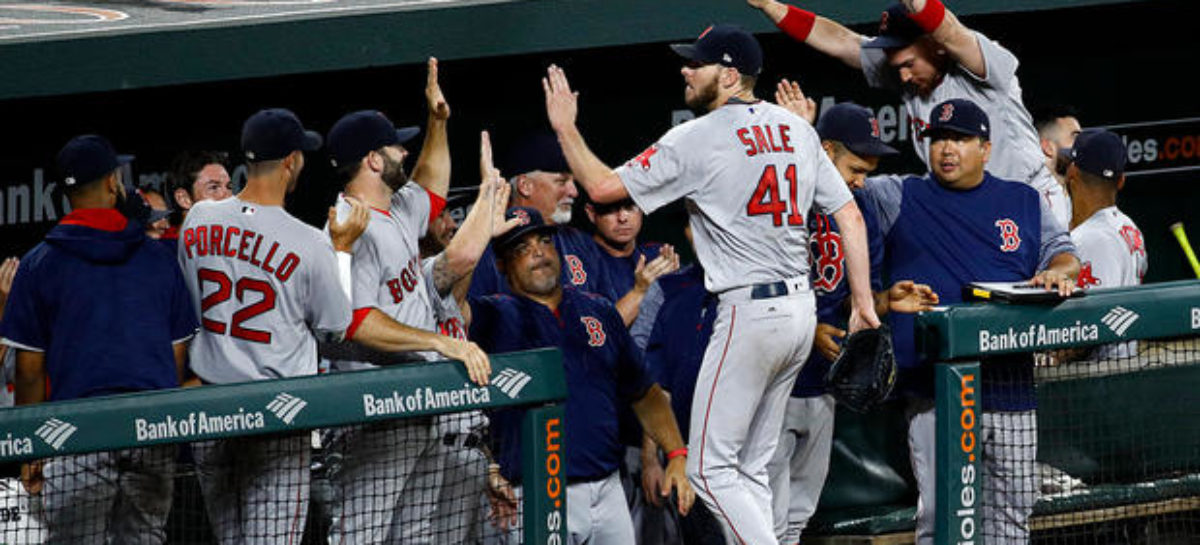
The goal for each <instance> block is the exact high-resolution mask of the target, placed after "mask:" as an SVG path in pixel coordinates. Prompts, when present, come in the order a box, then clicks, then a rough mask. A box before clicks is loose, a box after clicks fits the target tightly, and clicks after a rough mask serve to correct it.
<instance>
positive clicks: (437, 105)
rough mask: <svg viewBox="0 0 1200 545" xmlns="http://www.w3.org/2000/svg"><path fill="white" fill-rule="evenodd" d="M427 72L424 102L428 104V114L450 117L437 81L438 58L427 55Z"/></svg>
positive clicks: (441, 119)
mask: <svg viewBox="0 0 1200 545" xmlns="http://www.w3.org/2000/svg"><path fill="white" fill-rule="evenodd" d="M428 67H429V70H428V73H427V74H426V76H425V102H426V103H427V104H428V105H429V115H430V116H432V117H433V118H434V119H438V120H440V121H445V120H447V119H450V105H449V104H448V103H446V96H445V95H443V94H442V86H441V84H439V83H438V60H437V59H436V58H434V57H429V61H428Z"/></svg>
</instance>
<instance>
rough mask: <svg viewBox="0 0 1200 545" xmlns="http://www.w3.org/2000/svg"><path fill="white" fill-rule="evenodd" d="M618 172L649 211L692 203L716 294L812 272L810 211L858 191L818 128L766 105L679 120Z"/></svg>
mask: <svg viewBox="0 0 1200 545" xmlns="http://www.w3.org/2000/svg"><path fill="white" fill-rule="evenodd" d="M616 173H617V174H618V175H619V176H620V177H621V181H622V182H624V185H625V188H626V189H627V190H628V191H629V195H630V197H632V198H633V200H634V202H635V203H637V205H638V206H639V207H641V209H642V210H644V211H646V213H650V212H653V211H655V210H657V209H659V208H661V207H662V206H664V205H666V204H668V203H671V202H673V201H675V200H678V199H684V200H685V202H686V204H687V208H688V216H689V221H690V222H691V227H692V237H693V240H694V246H695V248H696V255H697V257H698V258H699V260H700V263H701V264H703V266H704V271H705V274H706V277H705V286H706V287H707V288H708V289H709V291H712V292H721V291H725V290H728V289H731V288H736V287H739V286H746V285H750V284H755V283H762V282H775V281H778V280H783V279H788V278H796V277H807V276H808V232H807V231H808V230H807V228H806V226H805V218H806V217H807V215H808V212H809V209H810V208H814V207H815V209H816V210H817V211H818V212H823V213H833V212H836V211H837V210H838V209H840V208H841V207H842V206H843V205H845V204H846V203H847V202H849V201H850V200H851V198H852V197H851V195H850V190H849V189H848V188H847V187H846V182H845V181H844V180H843V179H842V176H841V175H840V174H839V173H838V171H837V169H836V168H834V166H833V163H832V162H830V160H829V157H828V156H827V155H826V154H825V151H824V150H823V149H821V145H820V139H819V138H818V137H817V133H816V131H815V130H813V128H812V126H811V125H809V124H808V122H807V121H805V120H803V119H801V118H800V117H798V116H796V115H795V114H793V113H791V112H789V111H788V110H786V109H784V108H781V107H779V106H776V105H774V104H768V103H765V102H754V103H745V102H740V101H730V102H728V103H726V104H725V105H723V106H721V107H719V108H717V109H715V110H713V111H711V112H709V113H708V114H706V115H704V116H702V117H699V118H697V119H694V120H692V121H688V122H686V123H684V124H682V125H679V126H677V127H675V128H673V129H671V130H670V131H668V132H667V134H665V135H663V137H662V138H661V139H660V140H659V141H658V142H657V143H655V144H654V145H653V146H651V147H650V148H649V149H647V150H646V151H644V152H642V153H641V154H640V155H638V156H637V157H635V158H634V159H633V160H631V161H629V162H628V163H627V164H625V165H624V166H621V167H619V168H617V169H616Z"/></svg>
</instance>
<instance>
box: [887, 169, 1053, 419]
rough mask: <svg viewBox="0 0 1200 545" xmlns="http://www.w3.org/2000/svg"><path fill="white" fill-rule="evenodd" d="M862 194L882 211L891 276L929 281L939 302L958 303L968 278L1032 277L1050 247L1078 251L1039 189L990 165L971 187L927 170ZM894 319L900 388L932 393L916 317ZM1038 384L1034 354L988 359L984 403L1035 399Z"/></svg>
mask: <svg viewBox="0 0 1200 545" xmlns="http://www.w3.org/2000/svg"><path fill="white" fill-rule="evenodd" d="M863 197H864V198H863V200H864V201H865V202H866V203H867V205H868V206H870V207H873V208H874V209H875V212H876V214H877V215H878V217H879V224H880V230H881V232H882V233H883V236H884V247H885V255H886V257H885V259H884V263H885V268H886V269H887V270H888V271H889V273H890V274H891V277H892V278H894V279H908V280H912V281H914V282H917V283H923V284H928V285H929V286H930V287H931V288H933V290H934V292H936V293H937V294H938V296H939V298H940V301H941V303H943V304H953V303H959V302H962V288H963V286H964V285H966V284H967V283H969V282H973V281H991V282H1022V281H1025V280H1029V279H1030V278H1032V277H1033V275H1034V274H1036V273H1037V272H1038V271H1040V270H1043V269H1045V268H1046V267H1047V266H1048V265H1049V263H1050V261H1051V259H1052V258H1053V257H1054V256H1056V255H1058V254H1060V253H1063V252H1071V253H1074V251H1075V247H1074V245H1073V244H1071V239H1070V237H1069V236H1068V235H1067V232H1066V230H1065V229H1064V228H1063V227H1062V226H1061V225H1059V224H1058V222H1057V221H1056V220H1055V219H1054V218H1053V216H1052V215H1051V213H1050V211H1049V209H1048V208H1047V207H1046V206H1045V204H1044V202H1045V201H1043V200H1042V199H1041V198H1040V196H1039V195H1038V194H1037V191H1035V190H1034V189H1033V188H1031V187H1029V186H1028V185H1025V184H1022V183H1017V182H1010V181H1006V180H1001V179H999V178H996V177H994V176H992V175H991V174H987V173H985V175H984V179H983V182H982V183H981V184H979V185H978V186H976V187H974V188H972V189H968V190H953V189H947V188H945V187H943V186H942V185H941V184H939V183H938V182H937V181H935V180H934V179H933V177H932V176H931V175H925V176H921V177H917V176H909V177H907V178H901V177H898V176H878V177H874V178H871V179H870V180H868V183H867V186H866V188H865V189H863ZM888 319H889V321H890V322H891V326H892V331H893V336H894V348H895V354H896V363H897V365H898V366H899V367H900V373H899V375H898V377H897V378H898V381H897V387H898V389H899V390H900V391H901V392H904V393H907V394H909V395H914V396H917V397H923V398H928V399H932V398H933V367H932V364H931V362H928V361H922V360H921V359H920V357H919V355H918V354H917V353H916V347H915V343H914V339H913V325H914V316H913V315H912V314H903V313H896V312H893V313H889V314H888ZM1018 356H1027V355H1025V354H1019V355H1018ZM1026 360H1027V361H1026ZM1000 365H1003V366H1004V369H1001V367H1000ZM989 367H990V368H991V369H992V370H993V372H992V373H989ZM993 379H997V380H993ZM1032 384H1033V367H1032V359H1031V358H1022V357H1018V358H1005V359H1004V360H1002V361H1001V360H998V361H997V362H996V363H995V364H994V365H991V366H989V365H988V362H985V367H984V369H983V372H982V377H981V385H980V388H981V392H982V398H983V400H984V401H983V403H984V408H985V409H999V410H1025V409H1029V408H1032V407H1033V406H1034V405H1035V403H1036V400H1035V399H1034V398H1033V390H1032Z"/></svg>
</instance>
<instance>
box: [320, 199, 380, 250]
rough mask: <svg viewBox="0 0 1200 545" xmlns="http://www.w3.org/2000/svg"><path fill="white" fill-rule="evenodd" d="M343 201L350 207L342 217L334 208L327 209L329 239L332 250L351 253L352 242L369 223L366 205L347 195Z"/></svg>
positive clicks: (369, 218) (369, 216) (369, 217)
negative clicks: (331, 243)
mask: <svg viewBox="0 0 1200 545" xmlns="http://www.w3.org/2000/svg"><path fill="white" fill-rule="evenodd" d="M345 199H346V202H347V203H348V204H349V205H350V212H349V213H348V214H345V215H344V217H343V215H342V214H338V211H337V207H336V206H330V207H329V239H330V241H331V242H333V249H334V250H337V251H339V252H351V251H353V248H354V241H356V240H358V237H359V236H360V235H362V234H363V231H366V230H367V224H368V223H370V221H371V214H370V212H369V211H368V210H367V205H365V204H363V202H362V201H360V200H358V199H356V198H354V197H351V196H349V195H347V196H346V197H345Z"/></svg>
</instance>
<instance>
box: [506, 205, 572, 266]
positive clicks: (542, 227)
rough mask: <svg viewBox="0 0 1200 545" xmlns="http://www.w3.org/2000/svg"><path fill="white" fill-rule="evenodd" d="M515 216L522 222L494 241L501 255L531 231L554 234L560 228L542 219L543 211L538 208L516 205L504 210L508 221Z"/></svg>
mask: <svg viewBox="0 0 1200 545" xmlns="http://www.w3.org/2000/svg"><path fill="white" fill-rule="evenodd" d="M513 218H520V219H521V224H520V225H518V226H516V227H514V228H513V229H512V230H511V231H509V232H507V233H504V234H503V235H500V236H498V237H496V240H495V241H494V243H495V245H496V250H498V251H499V255H503V253H504V252H506V251H508V249H509V248H510V247H512V246H513V245H514V244H516V243H518V242H520V241H521V239H523V238H525V235H528V234H530V233H549V234H554V232H555V231H557V230H558V227H557V226H555V225H548V224H546V221H545V220H543V219H542V213H541V212H538V211H537V209H536V208H530V207H528V206H514V207H512V208H509V209H508V210H506V211H505V212H504V219H505V220H506V221H507V220H510V219H513Z"/></svg>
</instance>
